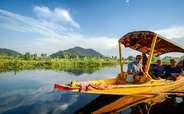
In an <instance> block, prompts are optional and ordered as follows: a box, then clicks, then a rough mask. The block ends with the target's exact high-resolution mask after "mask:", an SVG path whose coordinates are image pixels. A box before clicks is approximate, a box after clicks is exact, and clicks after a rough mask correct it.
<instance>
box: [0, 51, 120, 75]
mask: <svg viewBox="0 0 184 114" xmlns="http://www.w3.org/2000/svg"><path fill="white" fill-rule="evenodd" d="M12 51H13V50H12ZM13 52H15V51H13ZM61 52H62V53H64V55H62V56H58V54H61ZM17 53H18V52H17ZM117 63H118V62H117V59H116V58H109V57H104V56H103V55H102V54H100V53H98V52H96V51H94V50H92V49H83V48H80V47H75V48H72V49H69V50H65V51H60V52H59V53H55V54H52V55H51V56H48V55H47V54H41V55H40V56H38V55H37V54H31V53H29V52H26V53H25V54H16V55H13V56H10V55H8V54H3V55H0V72H5V71H11V70H14V71H19V70H25V69H52V70H59V71H68V72H72V73H75V74H80V73H92V72H94V71H96V70H98V69H100V68H102V67H105V66H112V65H116V64H117Z"/></svg>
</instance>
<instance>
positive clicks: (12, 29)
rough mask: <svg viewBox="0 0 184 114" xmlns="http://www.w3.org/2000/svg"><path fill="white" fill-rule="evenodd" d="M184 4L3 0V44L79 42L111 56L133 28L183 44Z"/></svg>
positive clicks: (55, 46)
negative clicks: (120, 41) (151, 32)
mask: <svg viewBox="0 0 184 114" xmlns="http://www.w3.org/2000/svg"><path fill="white" fill-rule="evenodd" d="M183 6H184V1H183V0H177V1H176V0H1V1H0V48H9V49H14V50H17V51H19V52H22V53H25V52H27V51H29V52H32V53H48V54H51V53H53V52H56V51H58V50H64V49H68V48H72V47H74V46H81V47H84V48H93V49H95V50H97V51H99V52H101V53H102V54H104V55H108V56H111V55H117V52H118V50H117V41H118V39H119V38H120V37H121V36H122V35H124V34H126V33H127V32H130V31H134V30H152V31H155V32H157V33H159V34H161V35H163V36H165V37H168V38H170V39H172V40H174V41H176V42H178V43H180V44H181V45H184V21H183V20H184V15H183V11H184V7H183ZM128 54H129V52H128Z"/></svg>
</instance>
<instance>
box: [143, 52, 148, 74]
mask: <svg viewBox="0 0 184 114" xmlns="http://www.w3.org/2000/svg"><path fill="white" fill-rule="evenodd" d="M147 60H148V57H147V56H146V54H145V53H143V54H142V65H143V68H142V69H143V71H145V70H146V67H147V66H146V63H147Z"/></svg>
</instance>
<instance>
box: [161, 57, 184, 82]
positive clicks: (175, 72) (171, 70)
mask: <svg viewBox="0 0 184 114" xmlns="http://www.w3.org/2000/svg"><path fill="white" fill-rule="evenodd" d="M176 63H177V62H176V59H171V60H170V64H171V65H170V66H168V67H166V68H165V69H164V72H165V77H166V79H169V80H174V81H175V80H177V79H178V78H179V76H181V75H182V74H183V71H182V69H181V68H179V67H178V66H176Z"/></svg>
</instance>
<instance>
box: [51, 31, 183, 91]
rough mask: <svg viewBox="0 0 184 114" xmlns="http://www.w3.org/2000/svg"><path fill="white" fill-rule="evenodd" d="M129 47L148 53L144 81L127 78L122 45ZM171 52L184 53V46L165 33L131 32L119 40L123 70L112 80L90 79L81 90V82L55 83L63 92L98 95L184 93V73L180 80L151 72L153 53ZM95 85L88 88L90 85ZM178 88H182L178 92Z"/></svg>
mask: <svg viewBox="0 0 184 114" xmlns="http://www.w3.org/2000/svg"><path fill="white" fill-rule="evenodd" d="M123 47H128V48H131V49H134V50H137V51H139V52H142V53H144V54H148V55H149V56H148V60H147V63H146V69H145V72H144V78H143V80H142V81H141V80H140V81H139V82H135V83H128V82H126V81H125V78H126V76H127V73H126V72H124V71H123V61H122V59H121V58H122V48H123ZM169 52H181V53H184V47H183V46H181V45H179V44H176V43H174V42H172V41H170V40H168V39H166V38H164V37H163V36H161V35H159V34H157V33H155V32H151V31H134V32H130V33H128V34H126V35H124V36H123V37H121V38H120V39H119V55H120V66H121V72H120V73H119V74H118V76H115V77H114V78H112V79H104V80H90V81H86V82H85V83H88V86H86V89H85V90H82V91H81V87H80V86H79V83H80V82H77V81H73V82H72V83H71V85H69V86H68V85H63V84H55V85H54V88H55V89H57V90H61V91H72V92H82V93H94V94H112V95H148V94H149V95H150V94H160V93H177V92H184V91H183V90H184V89H183V88H182V89H178V88H181V87H182V86H184V75H183V74H181V76H179V77H180V78H179V79H177V80H176V81H173V80H166V79H153V78H152V76H150V75H149V73H148V72H149V69H150V64H151V61H152V58H153V56H160V55H162V54H165V53H169ZM89 86H91V87H90V88H92V89H88V87H89ZM177 90H178V91H177Z"/></svg>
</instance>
